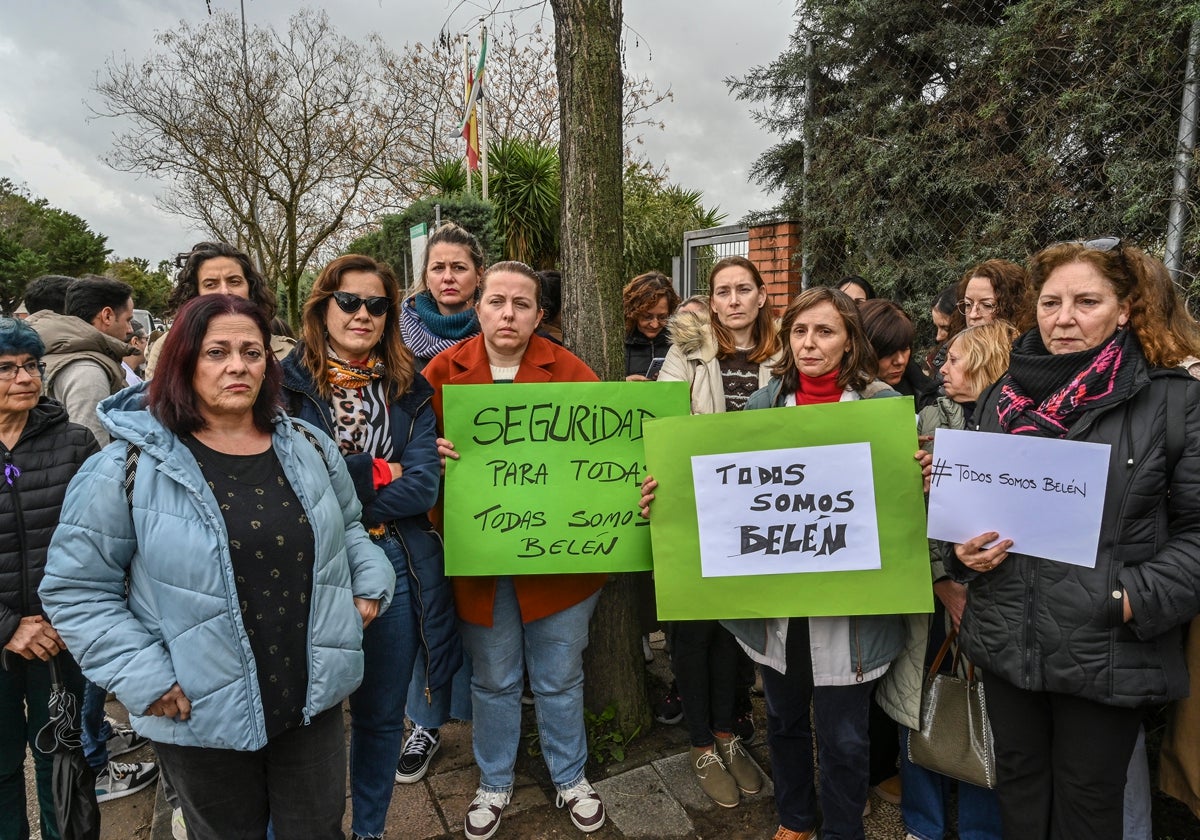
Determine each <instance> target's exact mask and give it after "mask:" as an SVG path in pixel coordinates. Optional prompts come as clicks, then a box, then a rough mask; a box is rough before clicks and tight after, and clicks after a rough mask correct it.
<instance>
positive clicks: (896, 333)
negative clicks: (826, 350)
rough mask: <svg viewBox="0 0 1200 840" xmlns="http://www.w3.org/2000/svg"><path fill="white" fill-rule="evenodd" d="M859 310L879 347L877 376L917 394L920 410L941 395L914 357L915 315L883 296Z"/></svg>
mask: <svg viewBox="0 0 1200 840" xmlns="http://www.w3.org/2000/svg"><path fill="white" fill-rule="evenodd" d="M858 311H859V315H860V316H861V318H862V327H863V332H865V333H866V335H867V340H868V341H870V342H871V347H872V349H874V350H875V358H876V360H877V363H878V365H879V367H878V370H876V372H875V376H876V378H877V379H879V380H881V381H882V382H884V383H886V384H887V385H888V386H889V387H891V388H892V389H893V390H895V391H898V392H899V393H900V394H903V395H904V396H909V397H913V398H914V399H915V400H916V406H917V410H918V411H920V410H921V409H922V408H924V407H925V406H927V405H932V404H933V401H934V400H935V399H936V398H937V389H936V387H935V386H934V384H933V382H931V381H930V379H929V377H928V376H926V375H925V374H924V373H922V372H921V366H920V365H918V364H917V363H915V362H914V361H913V360H912V346H913V338H914V337H915V336H916V328H915V327H914V326H913V322H912V318H909V317H908V313H907V312H905V311H904V310H903V309H902V308H901V307H900V305H899V304H898V303H895V302H894V301H890V300H884V299H883V298H875V299H874V300H868V301H866V302H865V303H860V304H859V305H858Z"/></svg>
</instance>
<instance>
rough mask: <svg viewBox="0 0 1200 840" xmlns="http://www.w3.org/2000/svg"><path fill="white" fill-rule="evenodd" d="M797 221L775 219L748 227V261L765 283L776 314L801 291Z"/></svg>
mask: <svg viewBox="0 0 1200 840" xmlns="http://www.w3.org/2000/svg"><path fill="white" fill-rule="evenodd" d="M800 251H801V243H800V223H799V222H776V223H774V224H770V225H756V226H754V227H752V228H750V254H749V257H750V262H752V263H754V264H755V265H756V266H757V267H758V270H759V273H761V274H762V277H763V280H764V281H765V282H766V284H767V293H768V294H769V295H770V299H771V305H772V306H773V307H774V308H775V314H776V315H779V314H781V313H782V312H783V310H784V309H785V308H786V307H787V305H788V302H789V301H790V300H791V299H792V298H794V297H795V296H796V295H798V294H800Z"/></svg>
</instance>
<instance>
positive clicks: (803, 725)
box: [762, 618, 875, 840]
mask: <svg viewBox="0 0 1200 840" xmlns="http://www.w3.org/2000/svg"><path fill="white" fill-rule="evenodd" d="M762 678H763V690H764V693H765V694H766V697H767V745H768V746H769V747H770V749H771V773H772V776H773V777H774V780H775V807H776V808H778V809H779V824H780V825H782V826H783V827H784V828H789V829H791V830H792V831H801V832H803V831H808V830H810V829H813V828H816V827H817V823H818V819H817V791H816V786H815V780H814V774H813V754H812V744H813V737H812V733H813V728H814V724H815V729H816V731H817V749H818V752H819V755H820V764H821V815H822V816H823V817H824V822H823V824H822V827H821V837H822V838H823V840H864V834H863V819H862V814H863V809H864V808H865V807H866V804H867V787H868V784H867V776H868V774H869V768H870V763H871V754H870V753H871V747H870V743H869V740H868V737H867V719H868V716H869V710H870V704H871V691H872V689H873V688H874V686H875V681H874V680H866V681H863V682H861V683H855V684H853V685H830V686H827V685H821V686H814V685H813V675H812V656H811V654H810V652H809V648H808V621H807V619H803V618H796V619H792V620H791V621H790V622H788V638H787V673H786V674H781V673H779V672H778V671H776V670H775V669H774V668H770V667H765V666H764V667H763V669H762ZM810 702H811V704H812V706H813V712H814V716H813V721H812V723H810V722H809V704H810Z"/></svg>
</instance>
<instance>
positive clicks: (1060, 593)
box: [950, 238, 1200, 840]
mask: <svg viewBox="0 0 1200 840" xmlns="http://www.w3.org/2000/svg"><path fill="white" fill-rule="evenodd" d="M1029 273H1030V277H1031V280H1032V283H1033V289H1034V293H1035V312H1036V315H1037V326H1036V328H1034V329H1032V330H1030V331H1029V332H1027V333H1025V334H1024V335H1022V336H1021V337H1020V338H1019V339H1018V340H1017V343H1016V344H1015V345H1014V347H1013V352H1012V359H1011V361H1010V364H1009V368H1008V372H1007V373H1005V374H1004V376H1003V377H1002V378H1001V379H1000V381H999V382H997V383H996V384H995V385H993V386H992V387H991V388H990V389H988V390H987V391H985V392H984V394H983V395H982V396H981V397H980V399H979V402H978V407H977V409H976V414H975V419H974V421H973V422H972V423H971V426H970V427H971V428H977V429H979V430H982V431H987V432H997V433H1002V434H1015V435H1033V436H1038V437H1049V438H1060V439H1070V440H1081V441H1089V442H1093V443H1101V444H1108V445H1109V446H1110V447H1111V457H1110V460H1109V466H1108V481H1107V486H1106V488H1104V489H1103V491H1102V492H1104V497H1103V498H1104V502H1103V504H1104V507H1103V514H1102V527H1101V529H1100V534H1099V543H1098V549H1097V551H1096V554H1095V556H1094V558H1093V557H1086V558H1083V559H1086V560H1088V561H1091V562H1090V563H1089V565H1072V564H1067V563H1057V562H1052V561H1049V560H1044V559H1040V558H1037V557H1032V556H1029V555H1026V554H1021V553H1019V552H1018V551H1013V550H1012V549H1013V548H1014V547H1015V546H1016V543H1015V542H1014V540H1013V539H1008V538H1006V536H1005V535H1002V534H999V533H996V532H990V533H984V534H980V535H978V536H977V537H975V538H973V539H971V540H968V541H967V542H964V543H962V544H961V545H958V546H956V547H955V558H954V559H953V560H952V562H951V568H950V572H951V574H953V575H955V576H956V577H958V578H959V579H960V580H961V581H962V582H964V583H966V584H967V602H966V607H965V609H964V611H963V616H962V625H961V626H962V631H961V637H962V640H963V645H964V647H965V649H966V652H967V654H968V655H969V656H970V657H971V659H972V660H973V661H974V662H975V663H976V664H977V665H979V666H980V667H982V668H983V670H984V685H985V687H986V689H987V701H988V714H989V717H990V719H991V723H992V732H993V736H994V739H995V747H996V767H997V776H998V786H997V793H998V795H999V798H1000V810H1001V817H1002V820H1003V824H1004V836H1005V837H1029V838H1045V837H1054V838H1067V840H1070V838H1082V837H1088V838H1114V840H1115V838H1120V837H1121V836H1122V801H1123V799H1122V791H1123V790H1124V788H1125V782H1126V767H1127V765H1128V764H1129V758H1130V754H1131V752H1132V750H1133V748H1134V741H1135V739H1136V737H1137V734H1138V727H1139V725H1140V723H1141V720H1142V715H1143V712H1144V710H1145V709H1146V707H1147V706H1150V705H1155V704H1162V703H1165V702H1167V701H1169V700H1173V699H1175V698H1179V697H1182V696H1184V695H1186V694H1187V692H1188V673H1187V667H1186V665H1185V662H1184V654H1183V647H1182V643H1181V637H1182V625H1183V624H1185V623H1186V622H1187V621H1188V620H1189V619H1191V618H1192V617H1193V616H1194V615H1196V613H1197V612H1198V611H1200V566H1197V563H1196V558H1197V556H1198V555H1200V383H1198V382H1196V381H1195V380H1194V379H1192V378H1191V377H1190V376H1189V375H1188V374H1187V372H1186V371H1185V370H1184V369H1183V368H1181V367H1178V365H1179V364H1180V363H1181V362H1182V361H1183V360H1184V359H1185V358H1186V357H1188V356H1194V355H1197V353H1198V352H1200V327H1198V326H1197V324H1196V322H1195V321H1194V320H1192V318H1191V316H1190V315H1189V314H1188V312H1187V309H1186V306H1185V305H1184V303H1183V301H1182V298H1181V297H1180V296H1179V295H1178V294H1177V292H1176V290H1175V288H1174V285H1173V284H1172V283H1171V281H1170V278H1169V275H1167V273H1166V268H1165V266H1163V264H1162V263H1161V262H1160V261H1159V260H1157V259H1154V258H1153V257H1151V256H1149V255H1147V254H1146V253H1144V252H1143V251H1141V250H1139V249H1138V248H1135V247H1133V246H1131V245H1128V244H1127V243H1125V242H1123V241H1121V240H1120V239H1117V238H1107V239H1095V240H1091V241H1087V242H1061V243H1058V244H1055V245H1051V246H1049V247H1048V248H1045V249H1043V250H1042V251H1040V252H1039V253H1037V254H1035V255H1034V256H1033V258H1032V259H1031V261H1030V272H1029ZM1032 471H1033V470H1032V469H1031V470H1030V472H1032ZM1089 554H1090V552H1089Z"/></svg>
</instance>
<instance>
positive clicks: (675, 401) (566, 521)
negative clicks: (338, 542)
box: [443, 382, 690, 575]
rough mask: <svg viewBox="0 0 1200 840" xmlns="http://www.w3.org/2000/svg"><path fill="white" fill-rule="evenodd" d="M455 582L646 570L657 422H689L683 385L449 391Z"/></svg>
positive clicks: (449, 523) (448, 527)
mask: <svg viewBox="0 0 1200 840" xmlns="http://www.w3.org/2000/svg"><path fill="white" fill-rule="evenodd" d="M443 394H444V396H443V409H444V410H443V418H444V427H445V435H446V437H447V438H448V439H449V440H451V441H453V442H454V448H455V449H456V450H457V451H458V452H459V453H460V456H461V457H460V458H459V460H457V461H455V460H447V462H446V494H445V506H444V513H445V520H444V522H445V535H446V573H447V574H451V575H523V574H548V573H563V572H637V571H645V570H647V569H649V568H650V567H651V562H650V533H649V532H650V529H649V528H648V527H646V526H647V523H646V521H645V520H644V519H641V518H640V517H639V516H638V509H637V502H638V498H639V496H640V495H641V494H640V492H639V486H640V484H641V481H642V479H643V478H644V477H645V475H646V462H645V456H644V454H643V449H642V438H643V430H644V428H645V426H644V424H645V423H646V421H648V420H653V419H655V418H660V417H668V416H673V415H680V414H687V413H688V411H689V407H690V398H689V396H688V388H687V385H686V384H683V383H680V382H547V383H534V384H509V385H447V386H446V387H445V389H444V392H443Z"/></svg>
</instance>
